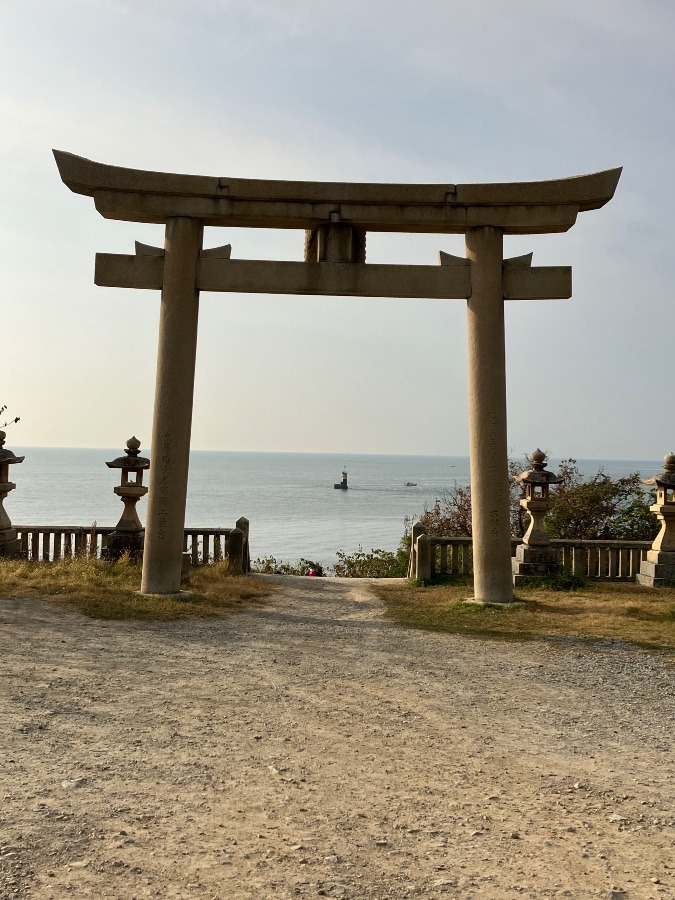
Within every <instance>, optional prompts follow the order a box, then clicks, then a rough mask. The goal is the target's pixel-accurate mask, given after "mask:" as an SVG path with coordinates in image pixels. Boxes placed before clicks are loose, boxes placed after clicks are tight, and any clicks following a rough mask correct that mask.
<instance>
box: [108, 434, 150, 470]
mask: <svg viewBox="0 0 675 900" xmlns="http://www.w3.org/2000/svg"><path fill="white" fill-rule="evenodd" d="M124 452H125V453H126V456H118V457H117V459H113V460H112V461H111V462H107V463H106V466H107V467H108V468H109V469H149V468H150V460H149V459H147V458H146V457H145V456H139V455H138V454H139V453H140V452H141V442H140V441H139V440H138V438H137V437H130V438H129V440H128V441H127V449H126V450H125V451H124Z"/></svg>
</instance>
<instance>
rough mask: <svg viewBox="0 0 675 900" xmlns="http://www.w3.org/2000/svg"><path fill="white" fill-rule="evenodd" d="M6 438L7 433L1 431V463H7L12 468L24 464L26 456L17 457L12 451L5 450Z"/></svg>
mask: <svg viewBox="0 0 675 900" xmlns="http://www.w3.org/2000/svg"><path fill="white" fill-rule="evenodd" d="M5 437H6V432H4V431H0V463H7V464H8V465H10V466H11V465H13V464H14V463H22V462H23V461H24V459H25V458H26V457H25V456H16V455H15V454H14V453H12V451H11V450H5V446H4V445H5Z"/></svg>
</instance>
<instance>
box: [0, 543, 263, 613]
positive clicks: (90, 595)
mask: <svg viewBox="0 0 675 900" xmlns="http://www.w3.org/2000/svg"><path fill="white" fill-rule="evenodd" d="M140 585H141V569H140V565H139V564H137V563H134V562H131V561H130V560H128V559H126V558H122V559H121V560H119V561H118V562H115V563H111V562H105V561H102V560H99V559H86V558H76V559H69V560H62V561H60V562H55V563H50V562H26V561H24V560H1V561H0V596H5V597H7V596H11V597H36V598H39V599H42V600H47V601H49V602H52V603H56V604H59V605H60V606H63V607H65V608H67V609H73V610H77V612H79V613H82V614H83V615H85V616H90V617H91V618H94V619H139V620H143V621H146V622H168V621H171V620H174V619H186V618H190V617H194V616H220V615H223V613H227V612H231V611H234V610H237V609H241V608H242V606H243V605H244V604H246V603H255V602H256V601H259V600H261V599H262V598H263V597H265V596H266V595H268V594H270V593H272V592H273V591H274V590H276V587H275V585H273V584H271V583H268V582H262V581H261V580H259V579H257V578H255V577H252V576H241V575H240V576H232V575H229V573H228V570H227V563H225V562H220V563H214V564H213V565H209V566H200V567H198V568H196V569H193V570H192V572H191V574H190V584H189V585H188V586H187V590H189V592H190V593H189V595H188V596H186V597H184V598H183V597H181V598H180V599H178V598H176V597H146V596H142V595H140V594H139V593H138V590H139V588H140Z"/></svg>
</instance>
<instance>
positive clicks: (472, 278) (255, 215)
mask: <svg viewBox="0 0 675 900" xmlns="http://www.w3.org/2000/svg"><path fill="white" fill-rule="evenodd" d="M54 156H55V158H56V164H57V166H58V168H59V173H60V175H61V178H62V180H63V181H64V183H65V184H66V185H67V186H68V187H69V188H70V189H71V190H72V191H74V192H75V193H78V194H85V195H87V196H89V197H93V199H94V203H95V206H96V209H97V210H98V211H99V213H100V214H101V215H102V216H104V217H105V218H108V219H122V220H125V221H129V222H150V223H157V224H163V225H165V229H166V230H165V241H164V248H163V249H162V248H159V247H149V246H146V245H144V244H139V243H136V253H135V255H133V256H125V255H121V254H107V253H97V254H96V274H95V282H96V284H98V285H102V286H106V287H126V288H143V289H154V290H161V292H162V293H161V310H160V326H159V349H158V355H157V382H156V388H155V408H154V419H153V430H152V442H151V447H152V468H151V470H150V492H149V496H148V513H147V526H146V537H145V550H144V557H143V578H142V584H141V591H142V592H143V593H147V594H167V593H175V592H177V591H179V590H180V571H181V554H182V549H183V528H184V520H185V499H186V494H187V479H188V465H189V451H190V430H191V423H192V397H193V388H194V371H195V356H196V348H197V318H198V308H199V292H200V291H236V292H241V293H246V292H251V293H260V294H318V295H329V296H355V297H411V298H415V297H417V298H428V299H434V298H435V299H444V300H449V299H465V300H467V319H468V368H469V411H470V417H469V418H470V460H471V496H472V505H473V547H474V592H475V599H476V600H479V601H485V602H492V603H495V602H497V603H508V602H510V601H511V600H512V599H513V587H512V580H511V535H510V526H509V485H508V469H507V452H508V451H507V438H506V367H505V345H504V300H533V299H546V298H548V299H555V298H559V299H566V298H569V297H570V296H571V294H572V271H571V268H570V267H568V266H546V267H543V268H535V267H533V266H532V264H531V263H532V254H529V255H527V256H521V257H516V258H513V259H506V260H505V259H504V258H503V236H504V235H505V234H545V233H553V232H563V231H567V230H568V229H570V228H571V227H572V225H574V223H575V221H576V218H577V215H578V213H579V212H583V211H586V210H591V209H599V208H600V207H601V206H604V204H605V203H607V202H608V201H609V200H610V199H611V198H612V196H613V195H614V191H615V189H616V186H617V183H618V181H619V176H620V174H621V169H611V170H607V171H604V172H597V173H595V174H592V175H581V176H578V177H575V178H566V179H559V180H554V181H539V182H520V183H513V184H456V185H455V184H438V185H421V184H352V183H340V182H309V181H269V180H258V179H255V180H251V179H242V178H209V177H205V176H199V175H174V174H169V173H164V172H148V171H142V170H139V169H126V168H120V167H117V166H109V165H103V164H101V163H96V162H92V161H90V160H87V159H83V158H82V157H79V156H74V155H73V154H71V153H64V152H62V151H59V150H55V151H54ZM205 225H209V226H213V225H216V226H231V227H248V228H296V229H302V230H304V232H305V262H273V261H267V260H243V259H232V258H231V255H230V249H231V248H230V246H229V245H227V246H224V247H217V248H215V249H211V250H204V249H203V248H202V236H203V231H204V226H205ZM368 231H398V232H426V233H436V234H464V235H465V240H466V258H464V257H457V256H451V255H450V254H448V253H443V252H441V253H440V257H439V263H440V264H439V265H436V266H425V265H375V264H370V263H366V261H365V259H366V252H365V248H366V233H367V232H368Z"/></svg>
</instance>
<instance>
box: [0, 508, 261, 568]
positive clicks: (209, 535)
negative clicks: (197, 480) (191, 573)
mask: <svg viewBox="0 0 675 900" xmlns="http://www.w3.org/2000/svg"><path fill="white" fill-rule="evenodd" d="M13 527H14V528H15V529H16V532H17V537H18V538H19V539H20V541H21V555H22V557H24V558H25V559H28V560H33V561H35V562H37V561H38V560H42V561H45V562H47V561H50V562H53V561H54V560H59V559H70V558H72V557H74V556H91V557H98V558H100V557H101V555H102V554H103V553H104V551H105V549H106V543H107V538H108V535H109V534H112V532H113V531H115V528H114V527H112V526H106V525H96V524H94V525H91V526H90V527H86V526H81V525H15V526H13ZM248 528H249V523H248V519H245V518H243V517H242V518H241V519H239V520H238V522H237V525H236V527H235V528H186V529H185V530H184V537H183V552H184V553H188V554H189V555H190V562H191V563H192V565H193V566H198V565H203V564H204V563H208V562H218V561H219V560H221V559H228V560H229V561H230V564H231V565H232V567H233V569H234V571H240V572H249V571H250V568H251V564H250V552H249V546H248Z"/></svg>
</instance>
